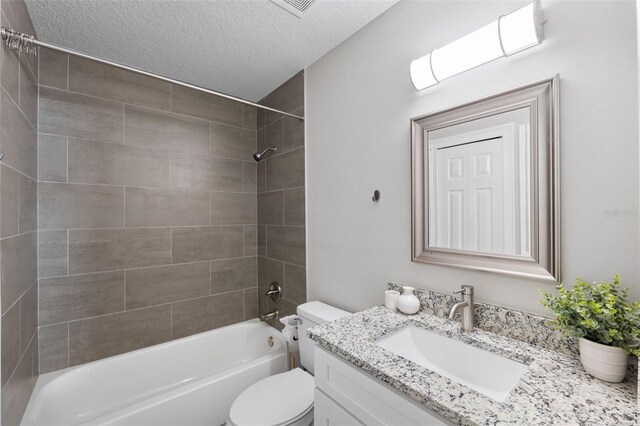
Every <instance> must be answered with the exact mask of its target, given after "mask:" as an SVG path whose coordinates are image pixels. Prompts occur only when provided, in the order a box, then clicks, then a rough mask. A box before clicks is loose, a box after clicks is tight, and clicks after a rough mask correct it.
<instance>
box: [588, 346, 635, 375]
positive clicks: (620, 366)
mask: <svg viewBox="0 0 640 426" xmlns="http://www.w3.org/2000/svg"><path fill="white" fill-rule="evenodd" d="M579 343H580V361H582V365H583V366H584V369H585V370H587V373H589V374H591V375H592V376H594V377H597V378H598V379H602V380H606V381H607V382H621V381H622V380H623V379H624V376H625V375H626V373H627V362H628V361H629V356H628V355H627V353H626V352H625V351H624V349H621V348H616V347H614V346H607V345H602V344H600V343H595V342H592V341H591V340H587V339H583V338H581V339H580V341H579Z"/></svg>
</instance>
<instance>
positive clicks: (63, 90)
mask: <svg viewBox="0 0 640 426" xmlns="http://www.w3.org/2000/svg"><path fill="white" fill-rule="evenodd" d="M38 85H39V86H42V87H44V88H46V89H49V90H53V91H59V92H67V93H69V94H72V95H79V96H86V97H88V98H93V99H99V100H101V101H103V102H113V103H120V104H124V105H128V106H131V107H134V108H141V109H147V110H151V111H155V112H158V113H164V114H169V115H176V116H179V117H185V118H189V119H193V120H198V121H206V122H208V123H214V124H219V125H222V126H228V127H233V128H235V129H239V130H246V131H248V132H255V131H256V130H252V129H246V128H244V127H242V123H240V125H235V124H230V123H228V122H223V121H216V120H210V119H207V118H202V117H199V116H195V115H189V114H185V113H181V112H176V111H174V110H166V109H160V108H155V107H150V106H147V105H139V104H133V103H131V102H125V101H121V100H117V99H111V98H105V97H102V96H96V95H91V94H88V93H83V92H77V91H74V90H70V89H68V88H66V89H61V88H59V87H55V86H48V85H46V84H40V83H38ZM211 96H213V95H211ZM171 108H172V109H173V105H172V106H171ZM274 122H275V121H274Z"/></svg>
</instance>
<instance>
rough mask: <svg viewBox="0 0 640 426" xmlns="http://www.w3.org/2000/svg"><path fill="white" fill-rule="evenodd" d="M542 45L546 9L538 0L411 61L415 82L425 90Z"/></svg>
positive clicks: (412, 76)
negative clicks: (543, 20) (484, 65)
mask: <svg viewBox="0 0 640 426" xmlns="http://www.w3.org/2000/svg"><path fill="white" fill-rule="evenodd" d="M541 42H542V8H541V7H540V0H535V1H534V2H533V3H531V4H528V5H526V6H524V7H521V8H520V9H518V10H516V11H514V12H511V13H510V14H508V15H503V16H501V17H500V18H499V19H498V20H497V21H494V22H492V23H490V24H489V25H486V26H484V27H482V28H480V29H479V30H476V31H474V32H472V33H470V34H467V35H466V36H464V37H462V38H459V39H458V40H456V41H454V42H451V43H449V44H447V45H446V46H443V47H441V48H439V49H434V50H433V51H432V52H431V53H430V54H428V55H425V56H423V57H421V58H418V59H416V60H414V61H413V62H411V81H412V82H413V85H414V86H415V88H416V90H422V89H425V88H427V87H429V86H433V85H434V84H437V83H439V82H440V81H442V80H444V79H446V78H449V77H452V76H454V75H456V74H460V73H461V72H464V71H467V70H470V69H472V68H475V67H477V66H479V65H482V64H486V63H487V62H490V61H493V60H494V59H498V58H500V57H503V56H509V55H512V54H514V53H517V52H520V51H521V50H524V49H528V48H529V47H533V46H536V45H538V44H540V43H541Z"/></svg>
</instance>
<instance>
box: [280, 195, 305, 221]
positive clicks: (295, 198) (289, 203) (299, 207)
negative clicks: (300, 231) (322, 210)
mask: <svg viewBox="0 0 640 426" xmlns="http://www.w3.org/2000/svg"><path fill="white" fill-rule="evenodd" d="M304 198H305V189H304V188H294V189H287V190H285V191H284V224H285V225H295V226H304V225H305V207H304V206H305V204H304Z"/></svg>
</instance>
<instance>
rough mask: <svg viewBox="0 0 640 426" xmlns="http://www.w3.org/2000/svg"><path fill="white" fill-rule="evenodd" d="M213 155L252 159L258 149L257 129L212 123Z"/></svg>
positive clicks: (210, 130) (210, 131) (210, 128)
mask: <svg viewBox="0 0 640 426" xmlns="http://www.w3.org/2000/svg"><path fill="white" fill-rule="evenodd" d="M209 133H210V141H211V142H210V143H211V147H210V149H211V155H215V156H217V157H224V158H233V159H236V160H250V159H251V156H252V155H253V153H254V152H255V151H256V132H255V130H248V129H241V128H239V127H234V126H227V125H224V124H220V123H210V127H209Z"/></svg>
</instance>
